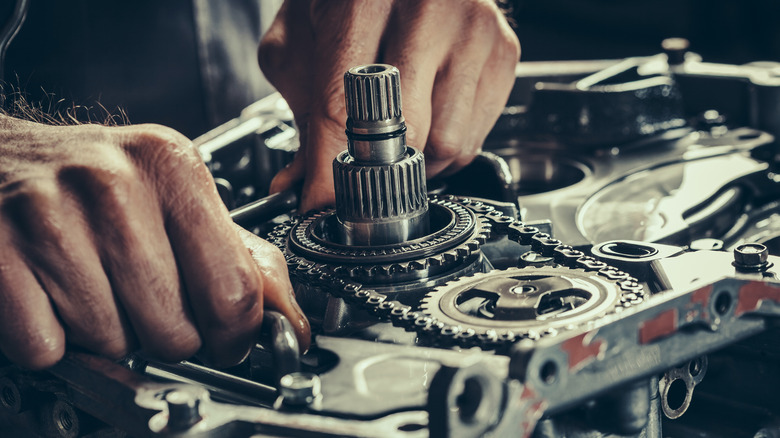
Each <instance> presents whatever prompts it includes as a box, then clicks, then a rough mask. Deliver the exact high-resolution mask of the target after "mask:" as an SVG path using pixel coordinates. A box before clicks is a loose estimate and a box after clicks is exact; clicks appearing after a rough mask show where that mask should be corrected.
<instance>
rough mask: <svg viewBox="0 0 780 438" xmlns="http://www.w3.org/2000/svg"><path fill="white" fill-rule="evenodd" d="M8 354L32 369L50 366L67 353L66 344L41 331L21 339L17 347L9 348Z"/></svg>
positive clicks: (12, 358) (18, 362) (16, 361)
mask: <svg viewBox="0 0 780 438" xmlns="http://www.w3.org/2000/svg"><path fill="white" fill-rule="evenodd" d="M8 350H10V351H6V355H7V356H9V358H10V359H11V360H13V361H14V362H15V363H17V364H19V365H20V366H22V367H25V368H29V369H32V370H42V369H45V368H49V367H51V366H52V365H54V364H56V363H57V362H59V361H60V359H62V357H63V356H64V355H65V346H64V344H63V343H62V342H59V341H58V340H55V339H54V338H52V337H47V336H46V335H44V334H42V333H39V334H36V335H34V336H31V337H30V338H29V339H25V340H20V341H19V343H18V344H17V345H16V348H13V347H12V348H10V349H8Z"/></svg>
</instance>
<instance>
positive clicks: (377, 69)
mask: <svg viewBox="0 0 780 438" xmlns="http://www.w3.org/2000/svg"><path fill="white" fill-rule="evenodd" d="M386 70H387V67H385V66H384V65H366V66H364V67H360V68H359V69H357V72H358V73H360V74H366V75H370V74H374V73H381V72H383V71H386Z"/></svg>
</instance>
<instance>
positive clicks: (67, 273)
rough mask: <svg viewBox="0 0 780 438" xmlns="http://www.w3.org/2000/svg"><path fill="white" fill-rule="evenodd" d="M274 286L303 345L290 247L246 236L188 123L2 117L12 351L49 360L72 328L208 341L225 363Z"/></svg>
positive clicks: (0, 194)
mask: <svg viewBox="0 0 780 438" xmlns="http://www.w3.org/2000/svg"><path fill="white" fill-rule="evenodd" d="M247 234H249V235H247ZM242 239H243V241H242ZM244 242H246V244H247V245H246V246H245V244H244ZM247 248H249V250H247ZM253 257H254V260H253ZM264 298H265V304H266V305H267V306H269V307H272V308H275V309H278V310H280V311H281V312H282V313H284V314H285V315H286V316H287V317H288V318H290V320H291V321H292V322H293V325H294V326H295V327H296V328H297V330H298V334H299V337H300V338H301V342H302V344H304V346H307V345H308V324H307V323H306V320H305V318H304V317H303V315H302V314H301V312H300V310H299V308H298V306H297V305H296V304H295V302H294V299H293V298H292V290H291V286H290V284H289V281H288V280H287V269H286V264H285V262H284V259H283V257H282V255H281V254H280V253H279V252H278V251H276V250H275V249H274V248H272V247H271V245H270V244H269V243H267V242H264V241H262V240H261V239H259V238H256V237H255V236H252V235H251V234H250V233H248V232H244V234H243V235H239V231H238V230H237V227H235V226H234V225H233V224H232V222H231V221H230V219H229V217H228V212H227V210H226V209H225V207H224V206H223V205H222V203H221V201H220V199H219V196H218V195H217V192H216V189H215V187H214V183H213V181H212V179H211V175H210V174H209V172H208V170H207V169H206V167H205V166H204V165H203V163H202V162H201V160H200V157H199V156H198V154H197V151H196V150H195V149H194V148H193V146H192V144H191V142H190V141H189V140H187V139H186V138H185V137H183V136H182V135H181V134H179V133H177V132H176V131H173V130H171V129H168V128H165V127H162V126H156V125H138V126H128V127H116V128H108V127H103V126H96V125H82V126H71V127H63V126H44V125H40V124H37V123H33V122H27V121H21V120H17V119H13V118H10V117H7V116H0V350H2V352H3V353H4V354H5V355H6V356H7V357H8V358H10V359H11V360H13V361H14V362H16V363H18V364H20V365H23V366H26V367H30V368H35V369H39V368H45V367H48V366H50V365H52V364H54V363H55V362H57V361H58V360H59V359H60V358H61V357H62V355H63V353H64V350H65V343H66V340H67V342H68V343H73V344H77V345H80V346H82V347H85V348H87V349H89V350H91V351H94V352H96V353H100V354H103V355H106V356H109V357H112V358H118V357H121V356H122V355H124V354H126V353H128V352H130V351H133V350H135V349H137V348H139V347H140V348H141V349H142V350H143V351H144V352H146V353H148V354H150V355H153V356H155V357H157V358H160V359H163V360H171V361H174V360H181V359H185V358H187V357H189V356H192V355H193V354H195V353H196V352H200V353H201V354H202V355H203V357H204V358H205V359H206V360H208V361H210V362H211V363H213V364H215V365H229V364H233V363H236V362H238V361H239V360H241V359H242V358H243V357H244V356H245V355H246V353H247V352H248V350H249V348H250V346H251V345H252V344H253V341H254V340H255V338H256V336H257V334H258V330H259V329H260V324H261V320H262V315H263V299H264Z"/></svg>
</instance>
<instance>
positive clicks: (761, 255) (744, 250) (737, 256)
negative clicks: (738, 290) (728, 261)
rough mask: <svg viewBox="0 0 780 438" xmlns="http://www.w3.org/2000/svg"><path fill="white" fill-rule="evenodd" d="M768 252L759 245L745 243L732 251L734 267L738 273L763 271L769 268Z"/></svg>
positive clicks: (764, 247)
mask: <svg viewBox="0 0 780 438" xmlns="http://www.w3.org/2000/svg"><path fill="white" fill-rule="evenodd" d="M768 259H769V250H768V249H767V247H766V246H764V245H762V244H760V243H746V244H743V245H739V246H738V247H736V248H735V249H734V266H735V267H736V268H737V269H738V270H740V271H764V270H766V269H767V268H769V267H770V266H771V263H769V260H768Z"/></svg>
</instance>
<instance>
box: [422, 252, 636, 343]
mask: <svg viewBox="0 0 780 438" xmlns="http://www.w3.org/2000/svg"><path fill="white" fill-rule="evenodd" d="M630 292H634V291H633V290H630V291H629V290H628V289H625V288H623V287H622V286H621V285H620V282H619V281H616V280H613V279H610V278H609V277H607V276H605V275H603V274H601V273H598V272H588V271H585V270H584V269H572V268H568V267H565V266H544V267H526V268H510V269H506V270H495V271H490V272H486V273H477V274H474V275H472V276H468V277H461V278H459V279H457V280H455V281H452V282H449V283H447V284H445V285H443V286H439V287H438V288H436V289H435V290H433V291H432V292H429V293H428V294H427V295H426V297H425V298H424V299H423V301H422V306H421V312H422V313H423V314H424V315H427V316H429V317H431V318H433V319H435V320H437V321H438V322H439V323H441V324H443V326H444V327H450V329H449V330H450V331H454V332H473V333H474V334H475V335H476V336H477V337H483V338H494V339H496V341H500V340H502V339H504V340H509V341H514V340H516V339H518V338H521V337H530V338H536V337H539V336H540V335H544V334H545V333H550V332H551V331H558V330H561V329H565V328H567V327H574V326H581V325H582V324H584V323H586V322H588V321H592V320H594V319H596V318H598V317H601V316H603V315H605V314H607V313H609V312H612V311H615V310H616V309H618V308H621V307H622V302H623V301H622V298H623V296H624V295H625V294H628V293H630Z"/></svg>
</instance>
